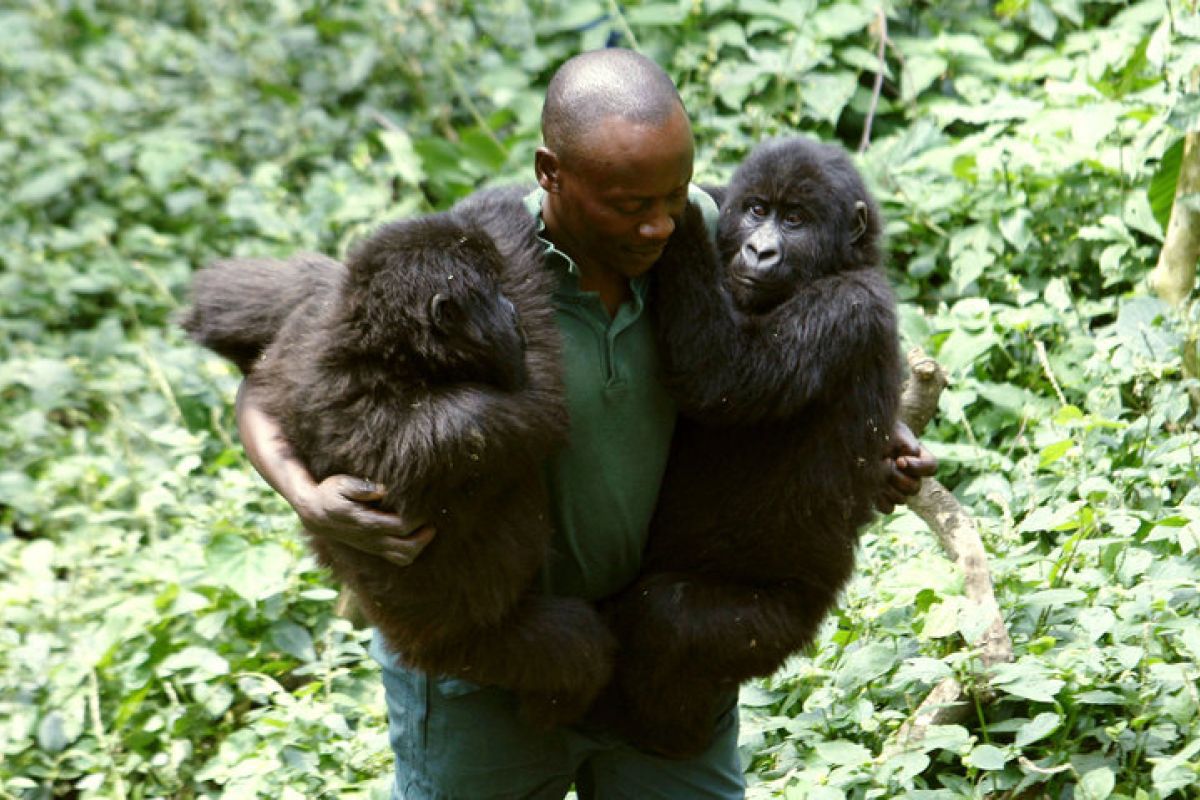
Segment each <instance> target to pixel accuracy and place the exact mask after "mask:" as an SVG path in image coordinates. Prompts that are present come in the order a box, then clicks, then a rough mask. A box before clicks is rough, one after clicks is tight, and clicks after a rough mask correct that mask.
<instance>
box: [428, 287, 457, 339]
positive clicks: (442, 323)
mask: <svg viewBox="0 0 1200 800" xmlns="http://www.w3.org/2000/svg"><path fill="white" fill-rule="evenodd" d="M459 311H460V308H459V305H458V301H456V300H455V299H454V298H453V297H451V296H450V295H448V294H442V293H441V292H438V293H436V294H435V295H434V296H433V297H431V298H429V324H430V325H432V326H433V327H434V328H435V329H436V330H439V331H442V332H443V333H445V332H447V331H449V330H451V329H453V328H454V327H456V326H457V325H458V324H459V322H460V321H461V320H460V317H461V316H462V315H461V314H459Z"/></svg>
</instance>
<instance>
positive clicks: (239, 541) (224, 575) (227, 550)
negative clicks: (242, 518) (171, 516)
mask: <svg viewBox="0 0 1200 800" xmlns="http://www.w3.org/2000/svg"><path fill="white" fill-rule="evenodd" d="M205 566H206V572H207V575H208V576H209V577H210V579H211V580H212V581H214V582H215V583H216V584H217V585H219V586H226V587H228V588H229V589H232V590H233V591H234V592H236V593H237V594H239V595H240V596H241V597H243V598H244V599H245V600H247V601H249V602H255V601H257V600H262V599H265V598H267V597H270V596H271V595H273V594H276V593H277V592H279V591H281V590H282V589H283V587H284V586H285V585H286V578H287V574H288V572H289V570H290V569H291V566H292V555H291V553H289V552H288V551H287V550H285V549H284V548H282V547H280V546H279V545H277V544H273V543H271V542H264V543H262V544H251V543H250V542H248V541H246V540H245V539H244V538H242V537H240V536H234V535H223V536H218V537H217V538H215V539H213V541H212V542H211V543H210V544H209V546H208V548H207V550H206V552H205Z"/></svg>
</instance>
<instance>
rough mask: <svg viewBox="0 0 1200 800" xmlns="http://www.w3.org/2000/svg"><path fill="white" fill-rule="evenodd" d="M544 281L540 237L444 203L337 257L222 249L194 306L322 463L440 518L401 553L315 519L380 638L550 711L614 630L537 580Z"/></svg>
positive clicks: (560, 709)
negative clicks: (504, 233)
mask: <svg viewBox="0 0 1200 800" xmlns="http://www.w3.org/2000/svg"><path fill="white" fill-rule="evenodd" d="M527 216H528V215H527ZM522 241H523V242H524V243H522ZM298 286H300V287H304V288H303V291H302V290H301V289H298V288H297V287H298ZM552 288H553V278H552V276H550V275H549V274H548V273H547V272H546V270H544V269H543V268H542V255H541V253H540V252H539V251H538V248H537V247H536V239H535V238H534V237H532V236H529V237H528V238H527V239H524V240H521V239H520V238H511V239H509V240H506V241H495V240H493V239H492V238H491V237H489V236H488V235H486V234H485V233H484V231H483V230H482V229H480V228H479V226H478V225H477V224H476V223H475V221H474V220H473V219H472V218H471V217H470V216H469V215H464V214H461V213H455V212H448V213H443V214H434V215H430V216H428V217H424V218H420V219H412V220H404V221H400V222H394V223H391V224H389V225H386V226H384V227H382V228H381V229H379V230H378V231H377V232H376V233H375V234H374V235H373V236H372V237H371V238H369V239H368V240H367V241H366V242H365V243H363V244H362V245H361V246H359V247H358V248H357V249H356V250H355V251H353V252H352V253H351V255H350V258H349V260H348V263H347V268H345V269H343V268H341V267H340V265H338V264H337V262H335V261H332V260H329V259H323V258H321V257H311V256H302V257H297V258H293V259H291V260H290V261H288V262H285V263H283V264H278V263H277V264H273V265H272V264H270V263H267V262H249V263H248V262H244V261H242V262H239V261H236V260H235V261H224V262H218V263H217V264H216V265H214V266H213V267H210V268H208V269H207V270H204V271H202V272H201V273H199V274H198V275H197V278H196V280H195V283H194V288H193V306H192V309H191V310H190V312H189V313H188V314H187V315H186V316H185V318H184V320H183V325H184V327H185V328H187V329H188V330H189V331H190V332H191V333H192V335H193V337H194V338H196V339H197V340H198V341H199V342H200V343H201V344H203V345H205V346H207V347H209V348H211V349H214V350H216V351H217V352H218V353H220V354H222V355H225V356H226V357H229V358H232V359H233V360H235V361H237V362H238V363H239V365H240V366H242V367H243V369H244V370H248V371H249V377H248V378H247V380H248V381H250V383H251V384H252V385H253V387H254V391H255V392H256V395H257V396H258V397H259V398H260V400H261V404H262V408H263V410H264V411H265V412H267V413H268V414H270V415H271V416H273V417H275V418H276V419H277V420H278V421H279V424H280V425H281V427H282V430H283V434H284V436H285V437H286V439H287V441H288V442H289V443H290V444H291V446H292V447H293V448H294V450H295V451H296V453H297V455H298V456H299V457H300V458H301V460H302V461H303V462H304V463H305V465H306V466H307V467H308V469H309V471H310V472H311V473H312V474H313V476H314V477H315V478H316V479H317V480H322V479H324V478H326V477H328V476H330V475H335V474H344V475H354V476H358V477H362V478H366V479H370V480H373V481H376V482H378V483H380V484H382V485H383V486H384V487H385V488H386V490H387V496H386V498H385V499H384V501H383V503H382V506H383V507H384V508H386V509H387V510H391V511H396V512H398V513H400V514H401V515H403V516H404V517H406V518H408V519H412V520H425V521H428V522H430V523H432V524H433V525H435V526H436V528H437V535H436V536H435V537H434V538H433V540H432V541H431V543H430V544H429V545H428V547H427V548H426V549H425V551H424V552H423V553H422V554H421V557H420V558H419V559H417V560H416V561H415V562H414V563H413V564H411V565H410V566H406V567H399V566H395V565H392V564H390V563H388V562H386V561H384V560H383V559H380V558H378V557H376V556H374V555H370V554H367V553H364V552H362V551H359V550H356V549H354V548H352V547H349V546H346V545H343V544H340V543H338V542H335V541H332V540H330V539H327V538H322V537H315V536H313V537H309V543H310V545H311V546H312V548H313V550H314V551H315V552H316V554H317V556H318V557H319V559H320V561H321V562H322V563H323V564H325V565H327V566H329V567H330V568H332V570H333V573H334V575H335V576H336V577H337V579H338V580H339V581H341V582H343V583H345V584H347V585H349V586H350V587H351V588H352V589H353V590H354V592H355V594H356V595H357V596H358V597H359V598H360V600H361V604H362V607H363V612H364V614H365V615H366V616H367V617H368V618H369V620H370V621H371V622H372V623H373V624H374V625H375V626H376V627H377V628H378V629H379V632H380V633H381V634H382V635H383V638H384V640H385V641H386V642H387V644H388V645H389V647H390V648H391V649H393V650H394V651H395V652H397V653H398V654H399V655H400V656H401V658H402V660H403V661H404V662H405V663H406V664H407V665H409V666H411V667H413V668H416V669H419V670H421V671H424V672H426V673H429V674H432V675H442V676H451V677H458V678H466V679H469V680H471V681H474V682H477V683H481V684H487V685H493V686H501V687H505V688H508V689H511V690H513V691H514V692H515V693H516V694H517V696H518V699H519V700H520V702H521V706H522V711H523V713H524V714H525V716H526V717H527V718H528V719H530V720H531V721H533V722H535V723H537V724H541V725H544V726H551V725H555V724H560V723H563V722H567V721H571V720H572V719H574V718H577V717H578V716H580V715H581V714H582V713H583V712H584V711H585V710H586V709H587V707H588V705H589V704H590V703H591V701H592V699H593V697H594V696H595V694H596V692H598V691H599V690H600V688H601V687H603V686H604V685H605V683H606V682H607V681H608V679H609V676H610V673H611V663H612V654H613V650H614V647H615V642H614V640H613V638H612V635H611V634H610V633H609V632H608V630H607V628H606V627H605V625H604V623H603V621H602V619H601V617H600V616H599V614H598V613H597V612H596V611H595V609H594V608H593V607H592V606H591V605H590V604H588V603H586V602H584V601H583V600H580V599H577V598H568V597H550V596H546V595H543V594H541V593H539V592H536V591H534V590H533V589H532V583H533V582H534V576H535V573H536V572H537V571H538V570H539V569H540V568H541V566H542V564H543V562H544V560H545V557H546V550H547V547H548V544H549V541H550V536H551V524H550V520H549V517H548V514H547V508H548V500H547V495H546V490H545V487H544V485H543V483H542V480H541V477H540V468H541V466H542V464H543V462H544V461H545V460H546V458H547V457H548V456H549V455H550V453H551V452H553V450H554V449H555V448H557V447H559V446H560V445H561V444H562V443H563V442H564V441H565V439H566V435H567V414H566V410H565V403H564V397H563V385H562V377H561V376H562V367H561V363H560V362H561V352H560V344H559V339H558V333H557V328H556V326H555V323H554V311H553V307H552V305H551V301H550V297H551V291H552ZM301 292H302V293H301ZM301 298H303V299H301ZM272 326H274V327H272ZM260 351H262V354H261V356H259V352H260Z"/></svg>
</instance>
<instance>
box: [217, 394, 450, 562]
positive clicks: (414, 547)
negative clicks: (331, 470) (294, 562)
mask: <svg viewBox="0 0 1200 800" xmlns="http://www.w3.org/2000/svg"><path fill="white" fill-rule="evenodd" d="M237 423H238V433H239V434H240V435H241V437H242V445H243V446H244V447H245V448H246V456H247V457H248V458H249V459H250V463H251V464H253V465H254V468H255V469H256V470H258V473H259V474H260V475H262V476H263V479H264V480H265V481H266V482H267V483H269V484H271V487H272V488H273V489H275V491H277V492H279V494H280V495H282V496H283V499H284V500H286V501H287V502H288V504H289V505H291V507H292V508H293V509H294V510H295V511H296V514H297V516H299V517H300V521H301V522H302V523H303V524H304V529H305V530H307V531H308V532H309V533H311V534H313V535H314V536H323V537H327V538H329V539H332V540H334V541H337V542H341V543H342V544H345V545H349V546H350V547H354V548H356V549H358V550H362V551H363V552H366V553H373V554H375V555H377V556H379V557H381V558H383V559H386V560H387V561H390V562H391V563H393V564H396V565H397V566H401V567H405V566H408V565H409V564H411V563H412V562H413V559H415V558H416V557H417V556H418V555H420V553H421V551H422V550H424V549H425V546H426V545H427V544H429V541H430V540H431V539H432V538H433V536H434V529H433V528H432V527H430V526H429V525H426V524H424V522H422V521H420V520H404V519H401V518H400V517H399V516H397V515H396V514H389V513H387V512H384V511H380V510H379V509H377V508H372V507H371V505H370V504H371V503H375V502H378V501H379V500H382V499H383V497H384V495H385V494H386V491H385V489H384V487H381V486H377V485H376V484H373V483H371V482H370V481H364V480H361V479H359V478H352V477H350V476H348V475H332V476H330V477H328V478H326V479H325V480H323V481H321V482H320V483H317V482H316V481H315V480H314V479H313V476H312V475H311V474H310V473H309V471H308V470H307V469H306V468H305V466H304V465H303V464H302V463H300V460H299V459H298V458H296V457H295V455H294V454H293V453H292V450H291V447H290V446H289V445H288V443H287V440H285V439H284V438H283V431H281V430H280V428H279V424H278V423H277V422H276V421H275V420H274V419H272V418H271V417H269V416H267V415H266V414H264V413H263V411H262V409H261V408H259V407H258V405H257V404H256V403H255V401H254V397H253V392H252V391H251V390H250V389H248V388H247V385H246V383H245V382H243V383H242V386H241V388H239V389H238V396H237Z"/></svg>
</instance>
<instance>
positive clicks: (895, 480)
mask: <svg viewBox="0 0 1200 800" xmlns="http://www.w3.org/2000/svg"><path fill="white" fill-rule="evenodd" d="M883 468H884V471H885V472H886V473H887V486H886V487H885V488H884V490H883V493H882V494H881V495H880V496H879V497H878V498H876V500H875V507H876V508H878V509H879V510H880V511H882V512H883V513H884V514H890V513H891V512H892V510H893V509H895V507H896V506H898V505H902V504H904V503H906V502H908V498H909V497H911V496H913V495H914V494H916V493H917V492H919V491H920V490H921V478H929V477H933V474H934V473H936V472H937V459H936V458H934V457H933V453H931V452H929V451H928V450H926V449H925V447H924V446H922V444H921V443H920V442H919V441H917V437H916V436H915V435H914V434H913V432H912V431H911V430H910V429H909V427H908V426H907V425H905V424H904V423H903V422H900V421H899V420H897V421H896V429H895V430H894V431H892V442H891V447H890V448H888V452H887V454H886V455H885V456H884V466H883Z"/></svg>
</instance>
